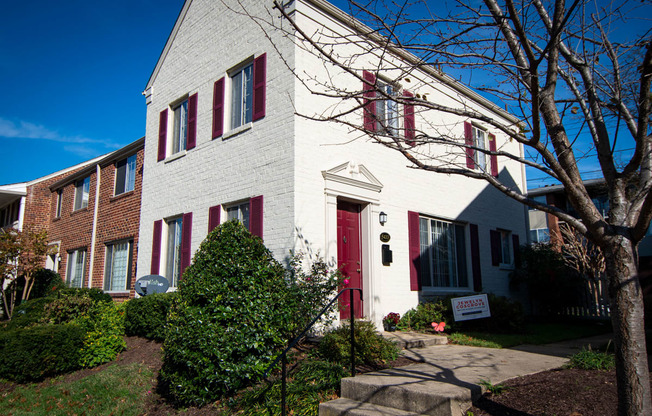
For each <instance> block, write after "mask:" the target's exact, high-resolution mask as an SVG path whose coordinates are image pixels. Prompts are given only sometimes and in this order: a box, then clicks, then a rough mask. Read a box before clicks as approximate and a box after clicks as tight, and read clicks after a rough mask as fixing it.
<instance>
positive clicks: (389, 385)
mask: <svg viewBox="0 0 652 416" xmlns="http://www.w3.org/2000/svg"><path fill="white" fill-rule="evenodd" d="M401 336H402V337H404V338H409V339H410V341H412V342H415V340H417V339H418V338H419V337H418V336H417V335H409V336H406V335H401ZM423 336H424V337H432V335H430V336H429V335H423ZM609 339H610V335H601V336H598V337H591V338H583V339H578V340H572V341H565V342H558V343H554V344H548V345H521V346H518V347H516V348H505V349H493V348H479V347H468V346H461V345H433V346H428V347H424V348H414V349H407V350H405V351H404V352H403V354H404V355H405V356H406V357H409V358H413V359H416V360H422V361H423V362H422V363H418V364H412V365H409V366H405V367H399V368H393V369H387V370H382V371H377V372H373V373H367V374H363V375H359V376H356V377H349V378H345V379H342V393H341V398H340V399H337V400H334V401H331V402H327V403H322V404H321V405H320V407H319V414H320V415H322V416H331V415H350V416H353V415H446V416H451V415H455V416H458V415H462V414H463V413H462V412H463V411H464V410H465V409H466V408H468V407H469V406H470V405H471V402H472V401H473V400H475V399H477V398H479V397H480V396H481V395H482V393H483V389H482V387H481V386H480V385H479V384H478V383H479V382H480V381H481V380H486V381H489V382H490V383H492V384H497V383H500V382H503V381H505V380H508V379H510V378H514V377H519V376H524V375H528V374H533V373H538V372H540V371H545V370H550V369H553V368H557V367H561V366H562V365H564V364H565V363H566V362H567V361H568V356H569V355H571V354H573V353H575V352H577V351H579V350H580V348H581V347H583V346H588V345H592V346H593V347H599V346H601V345H603V344H605V343H607V342H608V340H609ZM426 342H428V341H426Z"/></svg>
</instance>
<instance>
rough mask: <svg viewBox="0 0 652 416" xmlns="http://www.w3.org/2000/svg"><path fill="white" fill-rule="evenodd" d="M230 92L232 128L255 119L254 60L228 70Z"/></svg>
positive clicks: (230, 120)
mask: <svg viewBox="0 0 652 416" xmlns="http://www.w3.org/2000/svg"><path fill="white" fill-rule="evenodd" d="M228 75H229V82H230V84H231V88H229V94H230V100H229V105H230V115H231V116H230V117H229V127H230V129H231V130H235V129H238V128H239V127H241V126H246V125H248V124H250V123H252V121H253V112H254V108H253V107H254V62H253V59H249V60H247V61H245V62H243V63H242V64H240V65H238V66H237V67H236V68H234V69H233V70H231V71H229V72H228Z"/></svg>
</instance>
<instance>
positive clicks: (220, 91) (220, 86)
mask: <svg viewBox="0 0 652 416" xmlns="http://www.w3.org/2000/svg"><path fill="white" fill-rule="evenodd" d="M222 133H224V77H222V78H220V79H218V80H217V81H215V84H214V85H213V139H214V138H216V137H220V136H221V135H222Z"/></svg>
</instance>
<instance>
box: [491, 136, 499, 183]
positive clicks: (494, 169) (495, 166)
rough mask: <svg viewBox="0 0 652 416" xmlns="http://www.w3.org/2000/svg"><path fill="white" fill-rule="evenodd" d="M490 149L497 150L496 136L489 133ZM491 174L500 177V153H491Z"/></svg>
mask: <svg viewBox="0 0 652 416" xmlns="http://www.w3.org/2000/svg"><path fill="white" fill-rule="evenodd" d="M489 150H491V151H492V152H495V151H496V136H495V135H493V134H490V135H489ZM490 159H491V176H494V177H498V155H493V154H492V155H491V158H490Z"/></svg>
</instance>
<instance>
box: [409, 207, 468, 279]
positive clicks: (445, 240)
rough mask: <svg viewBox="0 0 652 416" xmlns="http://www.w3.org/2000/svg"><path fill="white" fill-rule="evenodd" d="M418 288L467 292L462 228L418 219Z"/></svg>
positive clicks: (459, 225)
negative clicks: (419, 248)
mask: <svg viewBox="0 0 652 416" xmlns="http://www.w3.org/2000/svg"><path fill="white" fill-rule="evenodd" d="M419 240H420V246H421V256H420V264H421V286H422V287H438V288H467V287H468V286H469V282H468V277H467V269H466V242H465V237H464V226H463V225H461V224H455V223H451V222H447V221H440V220H435V219H432V218H426V217H419Z"/></svg>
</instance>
